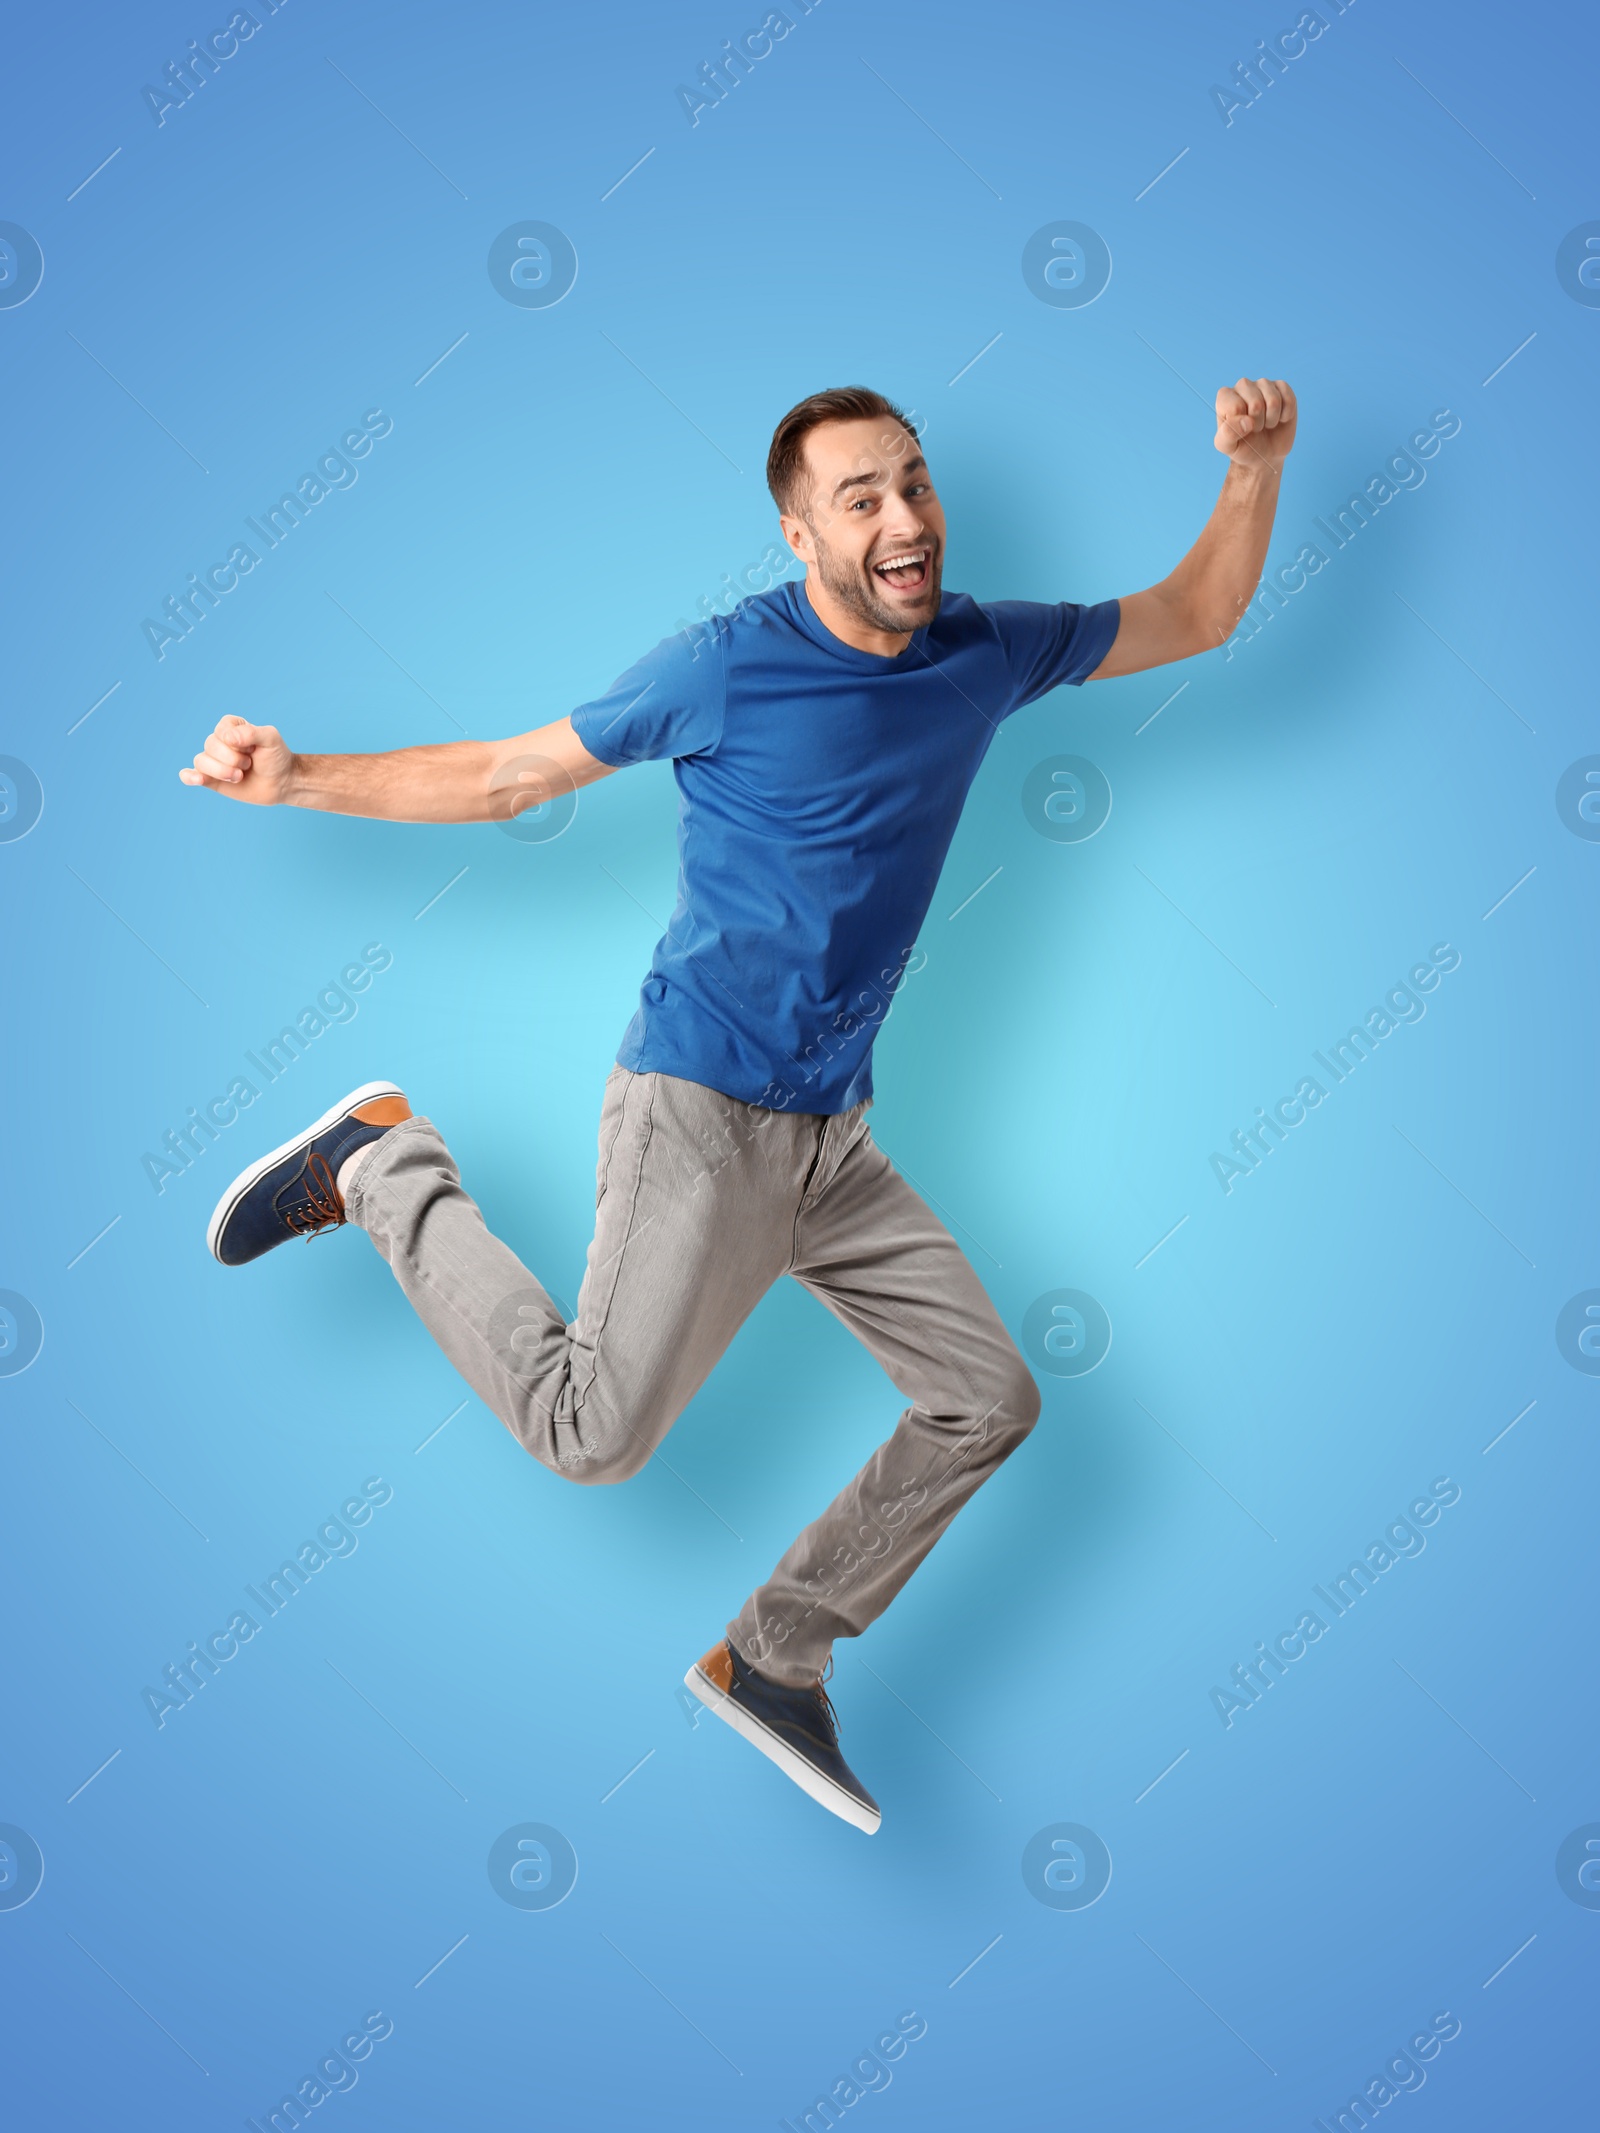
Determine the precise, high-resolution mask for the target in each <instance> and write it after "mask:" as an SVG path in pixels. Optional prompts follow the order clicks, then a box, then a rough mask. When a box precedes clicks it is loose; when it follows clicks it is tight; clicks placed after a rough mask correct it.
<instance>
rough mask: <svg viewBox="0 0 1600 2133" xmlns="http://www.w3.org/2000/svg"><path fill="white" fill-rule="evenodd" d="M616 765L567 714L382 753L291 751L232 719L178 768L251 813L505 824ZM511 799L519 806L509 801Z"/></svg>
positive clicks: (270, 729)
mask: <svg viewBox="0 0 1600 2133" xmlns="http://www.w3.org/2000/svg"><path fill="white" fill-rule="evenodd" d="M616 768H617V765H616V764H614V763H602V762H601V761H600V759H599V758H598V757H597V756H593V755H591V754H590V753H589V751H588V749H587V748H585V747H584V745H583V743H582V741H580V740H579V739H578V736H577V734H576V733H574V731H573V730H572V721H571V719H570V718H561V719H557V720H556V721H555V723H554V724H553V725H549V726H539V727H537V728H535V730H534V731H533V732H531V733H523V734H518V735H517V736H515V737H514V738H513V739H511V740H504V741H444V742H440V743H438V744H437V745H434V746H431V747H424V748H397V749H393V750H391V751H390V752H388V753H387V754H383V755H296V754H295V753H294V751H293V750H292V749H290V748H289V746H288V745H287V744H286V742H285V741H284V739H283V736H282V735H281V734H280V733H279V731H278V729H277V727H276V726H254V725H251V723H250V722H249V720H248V719H242V718H235V717H233V716H232V715H231V714H230V715H229V716H227V717H225V718H221V719H219V720H218V721H217V726H216V731H215V732H214V733H213V734H212V735H211V737H210V739H209V740H208V741H207V742H206V744H205V746H204V747H203V748H202V749H201V751H200V753H199V754H198V755H197V756H196V757H195V759H194V767H193V768H192V769H189V770H180V771H179V772H178V776H179V777H180V778H181V779H182V781H183V783H184V784H185V785H203V786H207V787H209V788H210V790H211V791H212V792H220V793H224V794H226V795H227V797H228V798H229V799H230V800H245V801H250V802H253V803H254V804H255V805H256V806H258V807H316V808H323V809H325V810H326V811H327V812H329V813H330V814H336V815H370V816H375V817H376V818H378V819H379V820H381V821H387V822H492V821H506V820H508V819H511V818H512V817H513V816H515V815H517V814H519V813H521V811H522V808H523V807H527V806H532V805H537V804H538V803H539V802H541V801H543V800H547V799H553V798H558V797H560V795H561V794H562V793H564V792H567V791H571V790H572V789H573V788H574V787H576V786H579V785H592V784H593V783H594V781H595V779H596V778H604V777H608V776H609V775H610V774H611V772H612V771H613V770H614V769H616ZM519 801H520V803H521V804H520V805H519V804H518V803H519Z"/></svg>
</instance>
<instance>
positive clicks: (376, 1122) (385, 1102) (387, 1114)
mask: <svg viewBox="0 0 1600 2133" xmlns="http://www.w3.org/2000/svg"><path fill="white" fill-rule="evenodd" d="M350 1116H351V1117H352V1118H354V1119H359V1121H360V1122H361V1124H362V1125H363V1126H398V1125H399V1124H400V1122H401V1120H402V1119H407V1118H409V1117H410V1116H411V1106H410V1105H409V1104H408V1103H407V1102H406V1100H405V1098H404V1097H403V1096H374V1097H373V1099H372V1101H371V1102H370V1103H365V1104H357V1106H356V1108H355V1109H354V1110H353V1111H352V1112H351V1114H350Z"/></svg>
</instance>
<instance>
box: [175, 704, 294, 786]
mask: <svg viewBox="0 0 1600 2133" xmlns="http://www.w3.org/2000/svg"><path fill="white" fill-rule="evenodd" d="M293 769H294V757H293V755H292V754H291V753H290V751H289V749H288V748H287V747H286V746H285V744H284V739H283V735H282V734H281V733H280V732H279V731H278V729H277V727H276V726H252V725H251V724H250V721H249V720H248V719H244V718H235V717H233V716H232V714H231V713H230V714H229V716H227V717H226V718H219V719H218V720H217V725H216V731H215V732H214V733H213V734H212V735H211V738H210V739H209V740H208V741H207V742H206V744H205V746H204V747H203V748H202V749H201V751H200V753H199V754H198V755H197V756H196V757H195V759H194V768H193V769H192V770H180V771H179V772H178V776H179V777H180V778H181V779H182V780H183V782H184V784H185V785H206V786H209V787H210V789H211V790H212V791H213V792H225V793H226V794H227V796H228V798H229V799H230V800H249V801H253V802H254V804H255V805H256V806H257V807H276V806H279V805H281V804H282V803H283V802H284V801H286V800H287V799H288V797H289V780H290V774H291V772H292V771H293Z"/></svg>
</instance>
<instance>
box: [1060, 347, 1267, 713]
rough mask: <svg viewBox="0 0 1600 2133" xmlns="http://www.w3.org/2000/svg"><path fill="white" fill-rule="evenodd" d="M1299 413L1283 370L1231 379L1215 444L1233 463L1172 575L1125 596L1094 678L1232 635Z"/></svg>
mask: <svg viewBox="0 0 1600 2133" xmlns="http://www.w3.org/2000/svg"><path fill="white" fill-rule="evenodd" d="M1295 415H1296V409H1295V398H1294V394H1293V392H1292V391H1291V390H1290V389H1289V387H1288V386H1287V385H1286V384H1285V383H1284V381H1283V380H1282V378H1256V379H1253V380H1252V379H1250V378H1241V379H1240V380H1239V382H1238V384H1237V385H1224V386H1223V388H1222V390H1221V391H1220V392H1219V393H1218V394H1217V434H1216V438H1215V443H1216V447H1217V450H1218V451H1219V452H1221V453H1222V454H1223V455H1224V456H1225V457H1226V459H1227V461H1228V472H1227V475H1226V476H1225V478H1224V480H1223V484H1222V494H1221V495H1220V496H1219V497H1218V498H1217V503H1216V509H1215V510H1214V511H1213V512H1212V514H1211V516H1210V518H1209V519H1208V520H1207V521H1206V527H1205V531H1204V532H1203V533H1202V534H1201V536H1200V538H1199V540H1197V541H1196V542H1195V544H1194V546H1193V547H1192V548H1191V549H1190V550H1189V553H1188V554H1187V555H1186V556H1185V557H1184V559H1183V561H1182V562H1181V563H1180V564H1179V565H1178V567H1177V569H1176V570H1174V571H1173V572H1172V573H1171V575H1170V576H1168V577H1165V578H1163V579H1162V580H1161V583H1160V584H1159V585H1152V586H1151V587H1150V588H1149V589H1148V591H1146V592H1137V593H1130V594H1129V595H1128V597H1127V598H1126V599H1124V600H1123V601H1122V603H1121V606H1122V622H1121V626H1120V628H1119V629H1118V631H1117V634H1116V637H1115V639H1114V640H1113V643H1112V646H1111V649H1110V651H1109V652H1107V654H1106V656H1105V658H1104V659H1102V660H1101V662H1100V664H1099V666H1097V667H1096V668H1095V670H1094V673H1093V674H1092V675H1091V676H1090V677H1089V678H1090V679H1091V680H1092V681H1107V680H1109V679H1110V678H1111V677H1112V676H1113V675H1116V674H1138V673H1141V672H1143V670H1144V669H1145V668H1146V667H1164V666H1166V665H1168V664H1169V663H1170V662H1171V661H1172V660H1174V659H1189V658H1192V657H1193V656H1194V654H1195V653H1196V652H1207V651H1211V650H1213V649H1214V648H1215V647H1216V646H1217V645H1219V644H1223V643H1225V642H1226V641H1227V639H1228V638H1229V637H1230V636H1231V635H1232V634H1233V630H1234V627H1235V625H1236V624H1237V622H1238V620H1239V617H1240V616H1241V615H1242V614H1243V612H1244V610H1245V608H1246V607H1247V606H1248V605H1249V603H1250V601H1251V599H1252V597H1253V596H1254V593H1255V589H1256V586H1257V585H1258V584H1259V583H1260V581H1261V572H1262V568H1263V566H1264V565H1265V563H1266V560H1267V543H1268V541H1269V540H1270V539H1271V538H1272V521H1273V518H1274V516H1275V515H1276V513H1277V509H1278V484H1279V481H1280V479H1281V477H1282V473H1283V462H1284V460H1285V459H1287V457H1288V456H1289V452H1290V449H1291V448H1292V446H1293V444H1294V430H1295Z"/></svg>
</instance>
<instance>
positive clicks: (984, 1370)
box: [728, 1118, 1039, 1684]
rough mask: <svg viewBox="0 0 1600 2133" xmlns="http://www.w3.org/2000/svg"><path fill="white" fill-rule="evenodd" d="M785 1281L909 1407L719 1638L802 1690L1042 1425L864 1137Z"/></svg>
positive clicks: (808, 1214)
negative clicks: (812, 1301)
mask: <svg viewBox="0 0 1600 2133" xmlns="http://www.w3.org/2000/svg"><path fill="white" fill-rule="evenodd" d="M790 1271H791V1272H792V1273H793V1274H794V1276H795V1278H796V1280H798V1281H800V1282H801V1283H802V1284H803V1285H804V1286H805V1287H806V1288H808V1289H809V1290H811V1292H812V1294H813V1295H815V1296H816V1297H818V1298H819V1299H820V1301H821V1302H822V1303H824V1304H825V1305H826V1306H827V1308H828V1309H829V1310H830V1311H831V1312H832V1313H833V1314H834V1316H835V1317H836V1318H838V1319H840V1320H842V1322H843V1323H844V1324H845V1325H847V1326H848V1327H849V1328H850V1330H851V1332H852V1333H854V1334H855V1335H856V1336H857V1337H858V1338H859V1339H860V1340H862V1341H864V1342H865V1344H866V1345H867V1347H868V1348H870V1349H871V1351H872V1353H873V1354H874V1355H875V1356H876V1357H877V1359H878V1361H879V1362H880V1363H881V1364H882V1365H883V1367H884V1369H885V1370H886V1371H887V1372H888V1374H889V1376H890V1377H891V1378H892V1379H893V1380H894V1383H895V1384H896V1386H898V1388H899V1389H900V1391H901V1392H903V1393H904V1394H905V1395H906V1396H907V1397H908V1399H909V1400H910V1401H911V1405H910V1406H909V1407H908V1408H907V1409H906V1410H905V1412H904V1414H902V1415H901V1417H900V1420H899V1423H898V1425H897V1426H896V1428H895V1431H894V1434H893V1436H891V1437H890V1438H889V1439H888V1441H887V1442H886V1443H885V1444H882V1445H880V1446H879V1448H878V1450H877V1451H876V1452H874V1453H873V1455H872V1457H871V1458H870V1459H869V1460H868V1461H867V1464H866V1465H865V1466H864V1467H863V1468H862V1469H861V1472H860V1473H859V1474H858V1475H857V1476H856V1478H855V1479H854V1481H852V1482H851V1483H850V1485H849V1486H848V1487H847V1488H846V1489H844V1490H842V1491H841V1492H840V1494H839V1495H838V1496H837V1497H835V1499H834V1501H833V1502H832V1503H831V1504H830V1505H829V1506H828V1508H827V1510H826V1511H824V1512H823V1514H822V1516H821V1517H820V1518H818V1519H817V1520H815V1521H814V1523H813V1524H811V1525H809V1526H807V1528H806V1529H805V1531H804V1532H803V1533H802V1534H801V1535H800V1537H799V1539H798V1540H797V1541H796V1542H795V1543H794V1545H793V1546H792V1547H791V1548H790V1549H789V1551H788V1553H787V1554H786V1555H785V1556H784V1557H783V1559H782V1561H781V1562H780V1563H779V1564H778V1566H777V1568H776V1569H775V1570H774V1571H773V1573H772V1576H771V1577H770V1578H769V1579H768V1581H767V1583H766V1584H765V1585H763V1586H761V1587H760V1589H759V1590H758V1591H756V1592H755V1593H753V1594H752V1595H751V1597H750V1598H749V1599H748V1600H747V1601H746V1602H745V1604H744V1607H743V1609H742V1610H741V1612H740V1614H739V1615H738V1617H737V1619H736V1620H734V1621H733V1622H730V1623H729V1625H728V1633H729V1635H730V1637H731V1638H732V1640H733V1642H734V1644H735V1646H736V1647H737V1648H738V1650H739V1652H740V1653H741V1655H742V1656H743V1657H744V1658H746V1659H747V1660H748V1661H749V1663H750V1664H751V1665H753V1666H755V1667H757V1668H759V1669H760V1671H761V1672H762V1673H764V1674H767V1675H769V1676H770V1677H772V1678H773V1679H775V1680H778V1681H784V1682H789V1683H793V1684H800V1683H803V1682H808V1681H813V1680H815V1679H816V1678H817V1676H818V1675H819V1674H820V1673H821V1672H822V1669H823V1667H824V1666H825V1664H826V1662H827V1659H828V1655H829V1653H830V1651H831V1650H832V1648H833V1641H834V1639H835V1638H836V1637H857V1636H859V1635H860V1634H861V1632H862V1631H863V1630H864V1629H865V1628H866V1627H867V1626H868V1624H869V1623H871V1622H873V1621H875V1620H876V1619H877V1617H878V1616H879V1615H880V1614H881V1613H882V1612H883V1610H884V1608H886V1607H887V1606H888V1604H889V1602H890V1601H891V1600H892V1599H893V1598H894V1596H895V1594H896V1593H897V1592H898V1591H899V1590H900V1588H901V1586H902V1585H903V1584H904V1583H905V1581H906V1579H907V1578H908V1577H909V1576H910V1575H911V1573H912V1571H913V1570H915V1569H916V1567H917V1565H918V1564H919V1563H920V1562H921V1561H922V1559H923V1557H924V1556H925V1555H926V1554H927V1552H928V1550H929V1549H930V1548H931V1547H932V1546H933V1544H934V1542H935V1541H936V1540H937V1539H938V1538H939V1536H940V1534H941V1533H943V1531H944V1530H945V1528H946V1526H948V1525H949V1523H950V1521H951V1519H952V1518H954V1516H955V1515H956V1513H957V1511H959V1510H960V1508H961V1506H962V1505H963V1504H964V1503H965V1502H966V1501H967V1499H968V1497H969V1496H971V1495H972V1493H973V1491H974V1490H975V1489H976V1488H978V1486H979V1485H980V1483H982V1482H983V1481H985V1480H986V1479H987V1478H988V1476H989V1475H990V1474H992V1473H993V1472H994V1470H995V1468H996V1467H998V1466H999V1465H1000V1464H1001V1462H1002V1461H1003V1460H1004V1459H1005V1458H1006V1457H1007V1456H1008V1455H1009V1454H1010V1453H1011V1452H1012V1451H1014V1450H1015V1449H1016V1447H1017V1445H1019V1444H1020V1443H1021V1442H1022V1440H1023V1438H1024V1437H1026V1436H1027V1434H1028V1432H1029V1431H1030V1430H1031V1429H1032V1427H1033V1425H1034V1423H1035V1421H1037V1419H1038V1415H1039V1390H1038V1387H1037V1386H1036V1385H1035V1383H1034V1381H1033V1378H1032V1377H1031V1375H1030V1374H1029V1371H1028V1368H1027V1365H1026V1364H1025V1363H1024V1362H1023V1360H1022V1357H1021V1356H1020V1355H1019V1354H1018V1352H1017V1349H1016V1346H1015V1344H1014V1342H1013V1341H1012V1339H1011V1336H1010V1335H1009V1334H1008V1333H1007V1331H1006V1329H1005V1327H1004V1326H1003V1325H1002V1324H1001V1322H1000V1317H999V1314H998V1313H997V1312H996V1310H995V1308H994V1306H993V1304H992V1303H991V1302H990V1301H989V1298H988V1297H987V1295H985V1293H984V1290H983V1287H982V1284H981V1283H980V1282H979V1280H978V1277H977V1275H976V1274H975V1273H974V1272H973V1270H972V1268H971V1266H970V1265H969V1264H968V1262H967V1259H966V1256H965V1254H964V1253H963V1252H962V1251H961V1249H960V1247H959V1246H958V1245H957V1244H956V1242H955V1240H954V1238H953V1237H952V1236H951V1235H950V1233H949V1231H948V1230H947V1229H946V1228H945V1226H944V1224H943V1223H942V1222H941V1221H939V1219H938V1217H937V1216H936V1215H934V1214H933V1212H932V1211H931V1210H930V1209H929V1207H928V1206H927V1205H926V1203H925V1202H924V1201H923V1200H922V1199H921V1198H920V1197H919V1196H918V1195H917V1194H916V1193H915V1192H913V1191H912V1189H911V1187H910V1186H909V1185H908V1184H907V1183H906V1182H905V1180H904V1178H902V1177H901V1176H900V1174H899V1172H898V1171H896V1169H895V1168H894V1166H893V1164H892V1163H891V1162H890V1161H889V1159H888V1157H887V1156H885V1155H884V1153H883V1152H882V1150H881V1149H880V1148H878V1147H877V1146H876V1144H875V1143H874V1142H873V1140H872V1137H871V1134H870V1133H869V1132H868V1131H867V1129H866V1121H865V1119H864V1118H863V1119H861V1120H860V1121H859V1125H858V1127H855V1128H848V1129H846V1132H845V1145H844V1147H843V1149H842V1152H841V1153H840V1156H839V1159H838V1162H837V1167H836V1168H835V1169H834V1170H833V1171H832V1173H831V1175H829V1174H823V1175H822V1176H820V1178H819V1180H818V1181H817V1183H816V1184H815V1185H814V1187H813V1191H812V1193H811V1194H809V1195H808V1198H807V1203H806V1205H805V1206H804V1207H803V1209H802V1212H801V1215H800V1219H799V1221H798V1223H797V1225H796V1253H795V1261H794V1264H793V1266H792V1267H791V1268H790Z"/></svg>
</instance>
